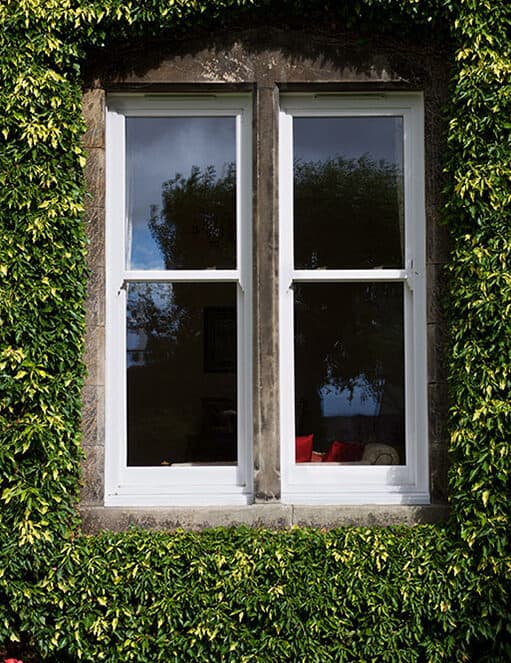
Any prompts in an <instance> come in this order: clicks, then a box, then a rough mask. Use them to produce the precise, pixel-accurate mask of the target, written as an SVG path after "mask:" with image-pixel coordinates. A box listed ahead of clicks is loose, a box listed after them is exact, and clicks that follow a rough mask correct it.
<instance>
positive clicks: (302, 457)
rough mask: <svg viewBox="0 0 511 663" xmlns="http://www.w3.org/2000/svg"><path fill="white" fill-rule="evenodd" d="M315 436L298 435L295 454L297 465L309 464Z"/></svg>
mask: <svg viewBox="0 0 511 663" xmlns="http://www.w3.org/2000/svg"><path fill="white" fill-rule="evenodd" d="M313 438H314V435H312V434H311V435H297V436H296V438H295V454H296V462H297V463H309V462H310V459H311V456H312V440H313Z"/></svg>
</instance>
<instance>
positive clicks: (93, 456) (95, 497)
mask: <svg viewBox="0 0 511 663" xmlns="http://www.w3.org/2000/svg"><path fill="white" fill-rule="evenodd" d="M83 450H84V452H85V458H84V460H83V461H82V473H83V477H82V486H81V488H80V503H81V504H82V505H84V506H85V505H87V504H96V505H101V504H103V495H104V467H105V461H104V449H103V448H102V447H100V446H98V445H95V446H89V445H84V447H83Z"/></svg>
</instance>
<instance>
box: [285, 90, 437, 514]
mask: <svg viewBox="0 0 511 663" xmlns="http://www.w3.org/2000/svg"><path fill="white" fill-rule="evenodd" d="M423 108H424V103H423V95H422V93H419V92H417V93H379V94H359V95H357V94H349V93H346V94H296V95H292V94H289V95H283V96H282V97H281V106H280V117H279V233H280V234H279V237H280V239H279V247H280V261H279V297H280V330H279V333H280V337H279V342H280V426H281V428H280V431H281V478H282V502H284V503H288V504H357V505H360V504H427V503H429V501H430V497H429V468H428V430H427V370H426V283H425V235H426V221H425V205H424V110H423ZM385 116H387V117H388V116H400V117H402V118H403V141H404V145H403V149H404V203H405V204H404V208H405V262H404V268H403V269H370V270H364V269H321V270H298V269H294V258H293V118H294V117H385ZM295 282H307V283H318V282H323V283H363V282H371V283H373V282H395V283H404V287H403V290H404V328H405V342H404V353H405V439H406V442H405V444H406V465H396V466H385V465H348V464H346V465H342V464H337V463H323V464H322V463H296V462H295V423H294V422H295V411H294V409H295V405H294V389H295V387H294V335H293V329H294V320H293V317H294V309H293V307H294V297H293V283H295Z"/></svg>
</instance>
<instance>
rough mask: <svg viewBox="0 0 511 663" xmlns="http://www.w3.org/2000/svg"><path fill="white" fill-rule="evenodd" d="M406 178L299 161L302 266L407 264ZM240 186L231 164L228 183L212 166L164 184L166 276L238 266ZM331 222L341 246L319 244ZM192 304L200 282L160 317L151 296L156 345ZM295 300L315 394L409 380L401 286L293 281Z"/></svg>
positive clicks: (346, 163) (388, 170) (376, 167)
mask: <svg viewBox="0 0 511 663" xmlns="http://www.w3.org/2000/svg"><path fill="white" fill-rule="evenodd" d="M400 181H401V173H400V171H399V169H398V167H397V166H395V165H393V164H389V163H388V162H385V161H378V162H375V161H373V160H371V159H369V158H368V157H362V158H361V159H359V160H356V161H355V160H349V159H344V158H343V157H340V156H339V157H336V158H335V159H329V160H326V161H314V162H312V161H309V162H303V161H297V162H296V163H295V182H294V187H295V190H294V199H295V234H296V235H299V236H300V238H301V239H300V245H299V246H298V247H295V250H296V253H297V257H296V264H297V265H302V264H303V265H304V266H307V267H312V268H313V267H317V266H323V265H326V266H329V267H332V266H339V265H338V261H339V258H338V254H339V253H341V254H342V256H343V258H344V256H345V257H346V260H347V261H348V262H349V263H350V264H353V265H355V266H357V267H362V266H366V267H370V266H374V265H375V264H376V265H382V264H383V265H388V264H391V265H401V264H402V257H401V251H402V248H401V247H402V238H401V234H400V233H401V232H402V230H401V228H400V223H401V222H400V219H401V217H402V210H401V205H402V202H401V201H400V192H399V182H400ZM235 188H236V177H235V165H234V164H228V165H226V167H225V169H224V174H223V175H222V176H221V177H218V176H217V174H216V170H215V168H214V166H209V167H207V168H205V169H203V170H201V169H200V168H198V167H197V166H194V167H193V168H192V170H191V173H190V175H189V176H188V177H184V176H183V175H181V174H176V175H175V176H174V177H173V178H172V179H170V180H169V181H168V182H166V183H165V184H164V186H163V194H162V210H161V213H160V214H159V215H157V214H156V212H155V211H154V208H153V214H152V217H151V220H150V228H151V232H152V233H153V236H154V237H155V239H156V242H157V243H158V246H159V248H160V250H161V252H162V255H163V256H164V260H165V265H166V268H167V269H169V268H176V267H182V266H186V267H188V268H192V267H196V268H200V267H202V268H204V267H209V266H216V267H217V268H220V267H224V268H226V267H232V266H233V265H234V262H235V259H234V256H235V226H236V224H235V200H236V198H235ZM332 218H334V219H339V225H340V226H341V229H342V232H340V233H339V234H338V235H336V239H339V238H342V242H338V241H331V238H330V237H329V236H328V234H327V233H326V234H325V236H323V237H321V228H322V225H323V224H324V223H326V224H327V226H328V223H327V222H328V221H329V220H330V221H331V219H332ZM328 227H329V226H328ZM295 244H296V242H295ZM315 247H316V248H315ZM314 261H317V264H314ZM350 264H347V265H342V266H343V267H348V266H350ZM139 299H140V298H139ZM194 299H195V296H194V286H193V284H189V285H186V284H182V285H180V287H179V288H178V289H177V290H176V289H175V292H174V294H173V296H172V297H171V301H169V302H168V312H167V311H165V310H163V308H164V307H160V306H159V307H158V308H161V309H162V310H160V312H159V314H158V315H154V313H152V312H151V311H152V309H151V302H150V300H149V299H148V300H147V301H145V300H140V306H141V307H142V308H143V309H144V308H145V307H147V310H146V311H145V313H144V315H146V316H149V315H151V316H152V317H151V323H150V325H156V327H151V328H154V329H155V333H154V336H155V338H157V337H158V336H159V335H161V336H162V337H165V335H166V334H167V338H168V335H169V334H170V332H169V330H167V331H164V330H160V331H159V332H158V331H156V328H157V326H158V325H169V324H172V325H173V327H172V329H173V331H172V334H175V335H176V336H180V335H182V334H183V333H184V328H183V330H182V331H180V327H182V326H183V325H182V320H183V319H184V318H183V316H185V315H186V310H187V308H188V306H189V305H190V304H191V303H192V302H194ZM162 301H163V300H162ZM295 302H296V327H295V329H296V338H295V346H296V348H297V351H298V349H299V348H301V349H302V350H300V357H302V359H300V362H297V366H296V371H297V378H299V376H300V374H302V375H303V380H302V382H303V383H305V382H306V383H307V384H308V386H309V388H312V390H313V391H314V392H316V393H319V390H320V389H321V387H322V386H323V385H325V384H332V385H335V386H337V387H341V388H342V387H347V388H349V389H353V388H354V386H355V385H356V384H358V385H359V386H360V384H361V377H363V378H364V380H363V384H364V385H366V389H367V390H368V391H369V392H372V395H374V396H378V397H379V394H380V392H381V389H382V384H386V385H389V384H392V383H395V384H401V383H402V379H403V377H402V375H403V360H402V342H403V330H402V325H403V295H402V287H401V286H400V285H396V284H366V285H351V286H349V285H344V286H342V285H340V284H318V285H312V284H311V285H309V284H303V285H299V284H296V285H295ZM176 311H179V315H177V314H176ZM139 315H141V313H139ZM171 318H172V319H173V321H172V322H171ZM329 321H331V322H329ZM332 321H333V322H332ZM299 379H300V380H301V378H299ZM318 398H319V396H318Z"/></svg>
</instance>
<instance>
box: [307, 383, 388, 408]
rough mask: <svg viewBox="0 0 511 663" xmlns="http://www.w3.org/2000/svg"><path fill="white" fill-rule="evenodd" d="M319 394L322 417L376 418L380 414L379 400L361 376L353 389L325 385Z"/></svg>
mask: <svg viewBox="0 0 511 663" xmlns="http://www.w3.org/2000/svg"><path fill="white" fill-rule="evenodd" d="M319 393H320V398H321V414H322V415H323V417H354V416H356V415H365V416H366V417H377V416H378V415H379V414H380V401H379V398H378V396H377V395H376V394H375V393H374V391H373V390H372V389H371V388H369V386H368V384H367V380H365V379H364V378H363V377H361V376H360V377H359V379H358V380H357V383H356V384H355V385H354V386H353V389H348V388H344V389H341V388H340V387H337V386H336V385H333V384H325V385H323V387H321V389H320V392H319Z"/></svg>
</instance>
